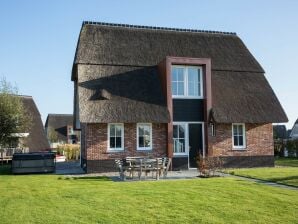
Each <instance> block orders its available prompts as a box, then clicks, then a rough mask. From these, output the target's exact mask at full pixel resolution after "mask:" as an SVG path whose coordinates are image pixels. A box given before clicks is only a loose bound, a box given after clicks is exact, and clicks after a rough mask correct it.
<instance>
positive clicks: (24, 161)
mask: <svg viewBox="0 0 298 224" xmlns="http://www.w3.org/2000/svg"><path fill="white" fill-rule="evenodd" d="M55 165H56V164H55V153H52V152H40V153H36V152H34V153H15V154H13V157H12V164H11V168H12V173H14V174H21V173H53V172H55Z"/></svg>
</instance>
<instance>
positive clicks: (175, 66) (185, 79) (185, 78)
mask: <svg viewBox="0 0 298 224" xmlns="http://www.w3.org/2000/svg"><path fill="white" fill-rule="evenodd" d="M173 68H183V75H184V95H173V93H172V98H178V99H179V98H180V99H186V98H187V99H203V98H204V96H203V86H204V85H203V68H202V66H188V65H172V67H171V78H172V70H173ZM189 68H195V69H199V70H200V79H199V82H200V92H199V94H200V95H199V96H189V95H188V69H189ZM172 85H173V80H171V86H172Z"/></svg>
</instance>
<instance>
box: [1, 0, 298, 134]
mask: <svg viewBox="0 0 298 224" xmlns="http://www.w3.org/2000/svg"><path fill="white" fill-rule="evenodd" d="M297 11H298V1H295V0H287V1H286V0H280V1H277V0H276V1H274V0H270V1H269V0H262V1H259V0H249V1H239V0H225V1H221V0H218V1H216V0H210V1H207V0H205V1H199V0H197V1H190V0H189V1H188V0H181V1H175V0H170V1H167V0H163V1H161V0H159V1H158V0H150V1H145V0H144V1H141V0H138V1H137V0H135V1H130V0H126V1H120V0H119V1H116V0H105V1H104V0H102V1H100V0H97V1H95V0H81V1H79V0H48V1H46V0H26V1H22V0H19V1H14V0H1V1H0V28H1V31H0V77H1V76H2V77H3V76H4V77H6V79H7V80H8V81H10V82H12V83H15V84H16V85H17V86H18V88H19V91H20V93H21V94H24V95H32V96H33V98H34V100H35V102H36V104H37V106H38V108H39V111H40V113H41V115H42V118H43V120H45V119H46V116H47V114H48V113H72V108H73V84H72V82H71V81H70V75H71V74H70V72H71V67H72V62H73V58H74V53H75V48H76V43H77V40H78V35H79V32H80V28H81V24H82V21H84V20H91V21H102V22H115V23H128V24H136V25H151V26H168V27H178V28H193V29H205V30H219V31H232V32H236V33H237V34H238V35H239V36H240V37H241V39H242V40H243V41H244V43H245V44H246V46H247V47H248V48H249V50H250V51H251V52H252V54H253V55H254V56H255V57H256V59H257V60H258V61H259V62H260V63H261V65H262V66H263V68H264V69H265V71H266V78H267V79H268V81H269V83H270V84H271V86H272V88H273V90H274V91H275V94H276V95H277V97H278V98H279V100H280V102H281V104H282V106H283V108H284V109H285V111H286V113H287V115H288V117H289V120H290V121H289V123H288V124H287V127H288V128H291V127H292V125H293V122H294V121H295V120H296V119H297V117H298V102H297V101H298V86H297V84H298V72H297V69H296V68H297V67H296V65H297V64H298V54H297V52H298V44H297V40H298V13H297Z"/></svg>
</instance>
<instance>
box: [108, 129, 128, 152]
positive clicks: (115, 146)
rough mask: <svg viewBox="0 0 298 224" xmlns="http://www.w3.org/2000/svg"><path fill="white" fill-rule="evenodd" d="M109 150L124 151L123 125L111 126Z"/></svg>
mask: <svg viewBox="0 0 298 224" xmlns="http://www.w3.org/2000/svg"><path fill="white" fill-rule="evenodd" d="M108 135H109V148H108V150H123V149H124V126H123V124H109V126H108Z"/></svg>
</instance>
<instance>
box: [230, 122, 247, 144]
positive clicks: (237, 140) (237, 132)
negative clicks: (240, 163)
mask: <svg viewBox="0 0 298 224" xmlns="http://www.w3.org/2000/svg"><path fill="white" fill-rule="evenodd" d="M232 132H233V148H235V149H245V148H246V142H245V125H244V124H233V125H232Z"/></svg>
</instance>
